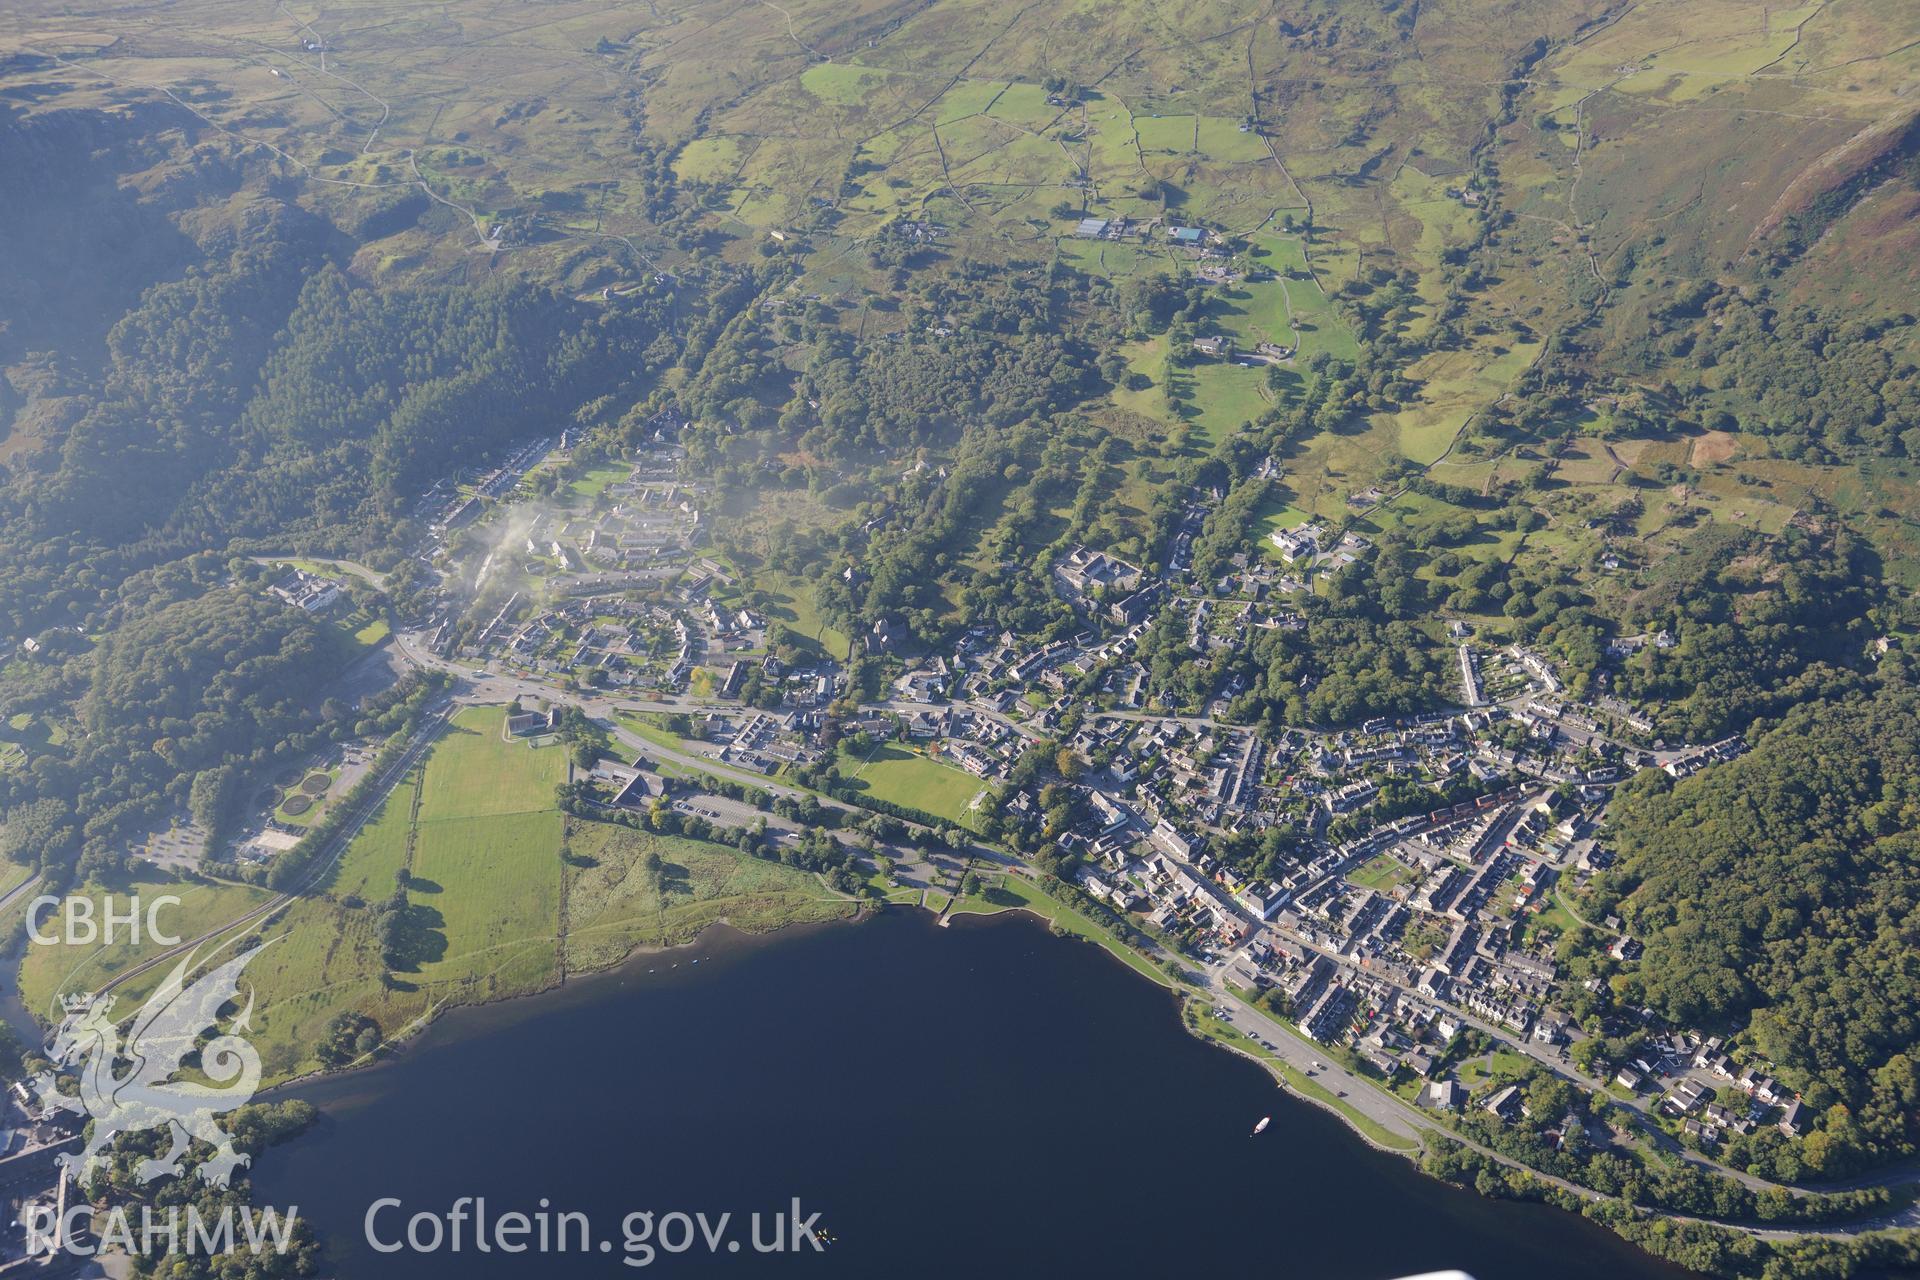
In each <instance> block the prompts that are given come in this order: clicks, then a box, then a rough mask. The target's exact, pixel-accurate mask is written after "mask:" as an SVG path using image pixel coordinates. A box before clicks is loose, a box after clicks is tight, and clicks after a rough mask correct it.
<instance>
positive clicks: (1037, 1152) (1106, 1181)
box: [254, 911, 1684, 1280]
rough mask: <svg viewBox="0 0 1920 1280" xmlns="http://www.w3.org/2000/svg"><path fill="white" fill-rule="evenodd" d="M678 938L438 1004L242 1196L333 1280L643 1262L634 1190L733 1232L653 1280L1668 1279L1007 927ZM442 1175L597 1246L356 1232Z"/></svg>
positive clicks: (1158, 998)
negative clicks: (1405, 1148)
mask: <svg viewBox="0 0 1920 1280" xmlns="http://www.w3.org/2000/svg"><path fill="white" fill-rule="evenodd" d="M691 956H699V957H701V963H700V964H698V965H692V964H689V963H687V960H688V959H689V958H690V957H691ZM674 958H676V959H679V960H680V962H681V963H680V967H679V968H677V969H669V968H667V964H668V961H666V960H649V961H642V962H640V963H639V964H638V965H637V966H633V965H630V966H629V967H628V968H626V969H625V970H623V971H621V972H619V973H613V974H605V975H600V976H598V977H595V978H589V979H586V980H583V981H580V982H577V983H574V984H570V985H569V986H568V987H566V988H565V989H563V990H561V991H558V992H555V993H552V994H550V995H547V996H542V997H538V998H536V999H533V1000H527V1001H520V1002H515V1003H511V1004H505V1005H498V1006H492V1007H488V1008H481V1009H472V1010H465V1011H460V1012H457V1013H455V1014H453V1015H451V1016H449V1017H447V1018H445V1019H443V1020H442V1021H441V1022H440V1023H439V1024H438V1025H437V1026H436V1027H435V1028H434V1029H433V1030H432V1032H431V1033H429V1035H428V1036H427V1037H426V1039H425V1041H424V1042H423V1043H421V1044H419V1045H418V1046H416V1047H415V1048H413V1049H411V1050H410V1051H408V1052H407V1053H406V1054H405V1055H404V1056H402V1057H401V1058H400V1059H399V1060H398V1061H396V1062H393V1063H390V1064H387V1065H385V1066H382V1067H379V1068H377V1069H375V1070H372V1071H367V1072H362V1073H359V1074H356V1075H352V1076H345V1077H339V1078H336V1079H330V1080H324V1081H320V1082H317V1083H315V1084H313V1085H310V1086H307V1087H305V1088H302V1089H300V1090H298V1091H297V1092H298V1094H299V1095H300V1096H303V1097H306V1098H309V1099H311V1100H312V1101H313V1102H315V1103H316V1104H318V1105H319V1106H320V1107H321V1109H322V1111H323V1114H324V1119H323V1120H322V1122H321V1123H320V1124H319V1125H318V1126H317V1127H316V1128H315V1129H314V1130H313V1131H311V1132H309V1133H308V1134H306V1135H304V1136H302V1137H301V1138H299V1139H297V1140H295V1141H294V1142H291V1143H289V1144H287V1145H285V1146H282V1147H278V1148H275V1149H273V1150H271V1151H268V1152H267V1153H265V1154H264V1155H263V1156H262V1157H261V1158H260V1159H259V1160H258V1161H256V1164H255V1169H254V1183H255V1192H256V1194H255V1199H256V1200H257V1201H258V1202H260V1203H267V1204H274V1205H279V1206H283V1207H284V1206H286V1205H288V1204H296V1205H298V1206H299V1208H300V1212H301V1215H302V1217H304V1218H307V1219H308V1220H310V1221H312V1222H314V1223H315V1224H316V1225H317V1226H318V1227H319V1228H320V1230H321V1231H322V1233H323V1235H324V1236H325V1237H326V1238H327V1240H328V1242H329V1248H330V1256H331V1258H332V1260H333V1262H334V1264H335V1265H336V1268H337V1270H338V1272H339V1273H340V1274H342V1275H344V1276H349V1277H376V1278H377V1277H385V1276H407V1277H439V1276H447V1277H454V1276H458V1277H462V1278H463V1280H472V1278H477V1277H491V1276H537V1277H542V1278H543V1280H544V1278H545V1277H574V1276H617V1275H623V1274H646V1273H647V1272H642V1271H639V1270H638V1269H635V1268H630V1267H628V1266H625V1265H623V1264H622V1252H621V1246H620V1244H619V1242H620V1241H621V1239H622V1232H621V1224H622V1220H623V1218H624V1217H625V1216H626V1215H627V1214H628V1213H630V1212H632V1211H635V1210H653V1211H655V1212H656V1213H657V1214H665V1213H668V1212H671V1211H680V1212H684V1213H689V1214H690V1213H692V1212H694V1211H705V1212H706V1213H708V1214H709V1215H710V1221H711V1217H712V1216H713V1215H717V1214H719V1213H720V1212H723V1211H730V1212H731V1213H732V1214H733V1215H734V1219H733V1222H732V1223H730V1224H729V1235H730V1236H731V1237H733V1238H735V1239H737V1240H746V1241H748V1242H749V1243H748V1244H746V1245H743V1246H742V1248H741V1249H740V1250H739V1251H738V1252H736V1253H731V1254H729V1253H727V1252H725V1249H726V1246H725V1244H722V1245H721V1246H720V1249H721V1252H720V1253H719V1254H718V1255H717V1256H715V1255H709V1254H708V1253H706V1252H705V1248H704V1246H696V1248H695V1249H694V1250H693V1251H691V1252H687V1253H681V1254H672V1255H669V1254H665V1253H656V1255H655V1257H654V1260H653V1263H652V1265H651V1267H650V1268H648V1269H647V1271H648V1272H664V1273H668V1274H685V1273H689V1272H700V1273H709V1272H714V1271H720V1270H725V1271H727V1272H729V1273H732V1274H747V1273H757V1274H764V1275H768V1276H775V1275H779V1276H785V1275H800V1274H805V1275H810V1276H814V1275H817V1276H829V1275H839V1276H901V1275H912V1276H967V1277H974V1276H980V1275H983V1274H993V1275H1000V1276H1028V1275H1032V1276H1047V1277H1058V1276H1061V1275H1082V1274H1095V1273H1097V1274H1107V1275H1122V1276H1173V1275H1182V1274H1196V1273H1201V1272H1204V1271H1209V1270H1213V1269H1216V1268H1218V1269H1225V1270H1228V1271H1236V1272H1237V1271H1240V1270H1242V1269H1247V1268H1252V1269H1254V1270H1255V1272H1256V1273H1264V1274H1268V1275H1277V1276H1282V1277H1288V1278H1290V1280H1291V1278H1292V1277H1303V1278H1304V1277H1313V1278H1315V1280H1376V1278H1382V1277H1391V1276H1398V1275H1403V1274H1407V1273H1411V1272H1419V1271H1428V1270H1433V1269H1437V1268H1443V1267H1458V1268H1461V1269H1463V1270H1466V1271H1470V1272H1472V1273H1473V1274H1474V1275H1475V1276H1476V1277H1477V1278H1478V1280H1540V1278H1542V1277H1553V1278H1555V1280H1586V1278H1591V1280H1633V1278H1635V1277H1677V1276H1680V1275H1683V1274H1684V1273H1682V1272H1678V1271H1676V1270H1674V1269H1672V1268H1669V1267H1667V1266H1665V1265H1664V1264H1661V1263H1658V1262H1656V1261H1654V1260H1653V1259H1651V1258H1649V1257H1648V1256H1647V1255H1645V1254H1642V1253H1640V1252H1638V1251H1637V1250H1635V1249H1633V1248H1631V1247H1629V1246H1628V1245H1626V1244H1625V1243H1623V1242H1622V1241H1620V1240H1618V1239H1617V1238H1616V1237H1614V1236H1612V1235H1610V1234H1608V1233H1607V1232H1605V1231H1603V1230H1601V1229H1599V1228H1597V1227H1594V1226H1592V1225H1591V1224H1589V1223H1586V1222H1583V1221H1581V1220H1580V1219H1578V1218H1576V1217H1574V1216H1572V1215H1569V1214H1564V1213H1561V1212H1558V1211H1556V1210H1552V1209H1546V1208H1542V1207H1538V1206H1532V1205H1518V1204H1511V1203H1503V1202H1498V1201H1490V1200H1483V1199H1481V1198H1479V1197H1477V1196H1474V1195H1471V1194H1468V1193H1465V1192H1460V1191H1455V1190H1453V1189H1451V1188H1448V1187H1445V1186H1443V1185H1441V1184H1439V1183H1437V1182H1434V1181H1432V1180H1430V1179H1427V1178H1424V1177H1422V1176H1420V1175H1419V1174H1418V1173H1416V1172H1415V1171H1414V1169H1413V1168H1412V1166H1411V1165H1409V1164H1407V1163H1406V1162H1405V1161H1403V1160H1400V1159H1397V1158H1394V1157H1391V1156H1387V1155H1382V1154H1380V1153H1377V1152H1375V1151H1372V1150H1371V1149H1369V1148H1367V1147H1366V1146H1365V1145H1363V1144H1362V1143H1361V1142H1359V1141H1358V1140H1357V1139H1356V1138H1354V1137H1353V1136H1352V1135H1351V1134H1350V1133H1349V1132H1348V1131H1347V1130H1346V1129H1345V1128H1344V1127H1343V1126H1342V1125H1341V1124H1340V1123H1339V1122H1338V1121H1337V1120H1335V1119H1334V1118H1333V1117H1331V1116H1328V1115H1326V1114H1325V1113H1323V1112H1321V1111H1319V1110H1317V1109H1316V1108H1313V1107H1311V1106H1308V1105H1306V1104H1304V1103H1300V1102H1297V1101H1294V1100H1292V1099H1290V1098H1288V1097H1287V1096H1285V1095H1284V1094H1282V1093H1281V1092H1280V1091H1279V1089H1278V1088H1277V1087H1276V1086H1275V1085H1274V1084H1273V1082H1272V1081H1271V1080H1270V1079H1269V1077H1268V1076H1267V1075H1266V1074H1265V1073H1264V1072H1263V1071H1261V1070H1260V1069H1259V1068H1258V1067H1256V1066H1254V1065H1253V1064H1251V1063H1248V1062H1245V1061H1242V1060H1240V1059H1238V1058H1236V1057H1234V1056H1232V1055H1230V1054H1227V1053H1224V1052H1222V1051H1220V1050H1217V1049H1213V1048H1210V1047H1208V1046H1207V1045H1205V1044H1202V1043H1201V1042H1200V1041H1197V1040H1195V1039H1193V1038H1191V1037H1190V1036H1188V1035H1187V1034H1186V1033H1185V1032H1184V1031H1183V1030H1182V1029H1181V1027H1180V1023H1179V1018H1178V1015H1177V1012H1176V1009H1175V1006H1174V1004H1173V1001H1172V998H1171V997H1170V996H1168V995H1167V994H1165V993H1163V992H1162V991H1160V990H1159V989H1157V988H1155V987H1153V986H1151V985H1149V984H1148V983H1146V982H1144V981H1142V980H1141V979H1140V978H1139V977H1138V976H1136V975H1134V974H1132V973H1131V972H1129V971H1128V970H1126V969H1125V968H1124V967H1122V966H1120V965H1118V964H1117V963H1115V962H1114V961H1113V960H1112V959H1111V958H1110V957H1108V956H1106V955H1105V954H1104V953H1102V952H1100V951H1098V950H1097V949H1095V948H1093V947H1090V946H1087V945H1085V944H1083V943H1078V942H1073V941H1068V940H1064V939H1056V938H1054V937H1052V936H1050V935H1049V934H1048V933H1047V932H1046V931H1045V930H1044V929H1043V928H1041V927H1038V926H1036V925H1034V924H1032V923H1031V922H1028V921H1025V920H1012V919H1002V920H993V921H973V922H962V923H961V924H958V925H956V926H955V927H953V928H950V929H940V928H936V927H934V926H933V925H932V923H931V922H930V921H929V920H928V919H927V918H926V917H925V916H923V915H921V914H920V913H918V912H913V913H909V912H904V911H902V912H893V913H889V914H886V915H883V916H881V917H880V918H878V919H876V920H873V921H871V922H868V923H866V924H863V925H860V926H858V927H833V928H826V929H820V930H815V931H810V932H807V933H799V934H789V935H784V936H779V937H775V938H772V939H742V938H738V937H734V936H729V937H721V938H715V939H713V940H712V941H710V942H708V943H706V944H703V945H702V946H700V947H697V948H694V949H693V950H691V951H689V952H685V953H681V954H679V955H678V956H676V957H674ZM648 964H652V965H654V966H655V967H656V969H657V971H656V972H653V973H648V972H647V965H648ZM1263 1115H1271V1116H1272V1117H1273V1123H1272V1124H1271V1126H1269V1128H1268V1129H1267V1131H1266V1132H1265V1133H1264V1134H1262V1135H1260V1136H1259V1137H1258V1138H1253V1137H1250V1136H1249V1131H1250V1129H1251V1128H1252V1126H1253V1124H1254V1122H1255V1121H1257V1120H1258V1119H1259V1118H1260V1117H1261V1116H1263ZM462 1196H484V1197H485V1198H486V1202H487V1214H488V1216H489V1217H492V1218H497V1217H498V1215H501V1214H504V1213H506V1212H508V1211H509V1210H519V1211H523V1212H527V1213H529V1214H531V1213H534V1212H535V1211H537V1210H538V1209H539V1208H540V1202H541V1200H542V1199H543V1198H544V1199H545V1200H546V1201H547V1202H548V1209H549V1212H558V1211H560V1210H579V1211H581V1212H584V1213H586V1214H587V1215H589V1217H590V1218H591V1220H592V1222H593V1226H594V1231H595V1235H596V1243H597V1240H598V1239H600V1238H605V1239H607V1240H608V1241H609V1242H610V1243H612V1244H613V1245H614V1249H613V1251H612V1252H608V1253H602V1252H599V1251H597V1249H595V1250H593V1251H589V1252H584V1253H582V1252H573V1253H569V1254H565V1255H557V1254H553V1253H548V1254H545V1255H541V1256H535V1255H534V1254H531V1253H529V1254H518V1255H507V1254H501V1253H498V1252H495V1253H492V1254H480V1253H476V1252H473V1251H472V1250H471V1238H470V1235H469V1237H468V1248H467V1249H466V1250H463V1251H462V1252H460V1253H457V1254H456V1253H452V1252H449V1251H447V1250H446V1248H445V1246H444V1244H443V1246H442V1250H441V1251H440V1252H438V1253H433V1254H424V1255H423V1254H419V1253H413V1252H401V1253H397V1254H381V1253H377V1252H375V1251H373V1250H372V1249H371V1248H370V1247H368V1245H367V1244H366V1243H365V1242H364V1237H363V1221H364V1219H365V1217H366V1214H367V1210H368V1207H369V1206H370V1205H371V1204H372V1203H373V1202H374V1201H375V1200H376V1199H379V1198H382V1197H394V1198H397V1199H399V1200H400V1201H402V1202H403V1205H404V1208H403V1209H400V1210H385V1211H382V1215H381V1216H380V1217H378V1218H377V1219H376V1230H377V1232H378V1233H379V1235H380V1237H381V1238H382V1239H398V1238H399V1237H401V1236H402V1235H403V1233H404V1231H405V1220H406V1218H407V1216H408V1215H409V1214H411V1213H413V1212H417V1211H421V1210H430V1211H433V1212H435V1213H444V1212H445V1211H446V1210H447V1208H448V1207H449V1206H450V1205H452V1204H453V1202H454V1201H455V1200H457V1199H458V1198H460V1197H462ZM795 1196H798V1197H799V1198H800V1201H801V1202H802V1204H803V1205H804V1206H805V1210H806V1212H807V1213H812V1212H815V1211H818V1212H819V1213H820V1215H821V1216H820V1219H819V1225H820V1226H821V1227H823V1228H825V1229H826V1230H827V1232H828V1233H829V1234H831V1235H832V1236H833V1237H834V1238H835V1242H834V1243H833V1244H832V1245H830V1246H829V1247H828V1249H827V1250H826V1251H825V1252H824V1253H822V1254H819V1255H814V1254H812V1253H811V1252H806V1253H802V1254H794V1253H785V1254H772V1253H765V1254H763V1253H759V1252H756V1251H754V1250H753V1249H752V1248H751V1245H750V1241H751V1239H752V1236H751V1233H750V1229H749V1227H748V1226H747V1223H746V1219H747V1217H748V1215H750V1214H751V1213H753V1212H755V1211H759V1212H761V1213H762V1214H763V1221H764V1222H767V1223H770V1222H771V1221H772V1218H773V1216H774V1214H775V1213H776V1212H778V1211H782V1210H784V1209H786V1207H787V1206H788V1205H789V1203H790V1202H791V1200H792V1199H793V1197H795ZM635 1225H636V1227H637V1225H638V1224H635ZM676 1229H677V1228H676ZM762 1231H763V1232H766V1233H768V1234H763V1235H762V1237H761V1239H762V1241H763V1242H764V1241H766V1240H768V1239H770V1227H767V1226H764V1225H763V1227H762ZM429 1238H430V1237H429V1236H424V1235H423V1237H422V1239H429ZM676 1242H677V1237H676Z"/></svg>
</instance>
